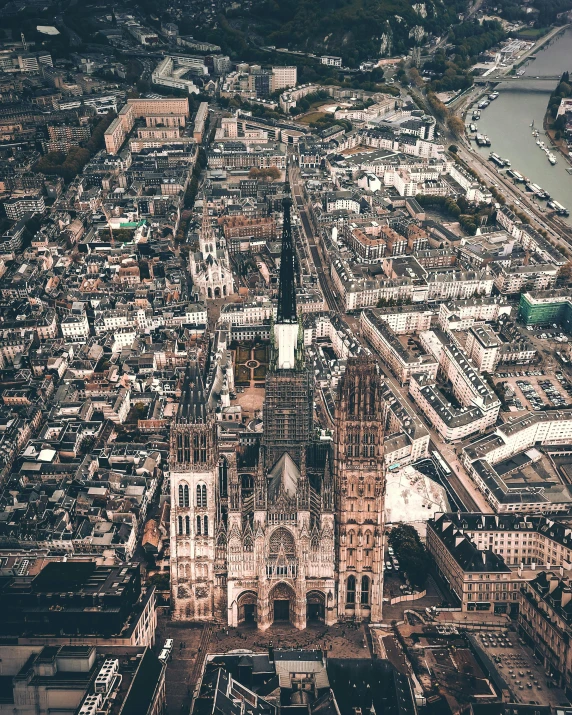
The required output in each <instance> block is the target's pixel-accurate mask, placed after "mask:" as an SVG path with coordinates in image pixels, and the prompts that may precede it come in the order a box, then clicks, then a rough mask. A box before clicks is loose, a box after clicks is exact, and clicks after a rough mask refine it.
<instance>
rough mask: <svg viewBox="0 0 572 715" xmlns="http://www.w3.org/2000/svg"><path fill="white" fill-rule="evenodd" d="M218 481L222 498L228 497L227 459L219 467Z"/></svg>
mask: <svg viewBox="0 0 572 715" xmlns="http://www.w3.org/2000/svg"><path fill="white" fill-rule="evenodd" d="M218 480H219V488H218V489H219V493H220V496H221V497H222V498H223V499H224V497H226V496H228V463H227V461H226V459H223V460H222V461H221V463H220V464H219V466H218Z"/></svg>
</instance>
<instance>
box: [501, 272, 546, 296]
mask: <svg viewBox="0 0 572 715" xmlns="http://www.w3.org/2000/svg"><path fill="white" fill-rule="evenodd" d="M558 270H559V269H558V266H554V265H550V264H530V265H528V266H502V267H501V268H500V270H499V271H498V273H497V275H496V276H495V280H494V283H495V288H496V289H497V290H498V292H499V293H501V294H503V295H514V294H515V293H522V292H525V291H530V290H549V289H550V288H554V286H555V284H556V279H557V278H558Z"/></svg>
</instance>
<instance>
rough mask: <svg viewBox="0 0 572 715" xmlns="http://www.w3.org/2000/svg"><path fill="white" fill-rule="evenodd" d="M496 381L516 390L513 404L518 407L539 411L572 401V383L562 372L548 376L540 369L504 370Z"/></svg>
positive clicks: (497, 376) (497, 375)
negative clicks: (571, 383)
mask: <svg viewBox="0 0 572 715" xmlns="http://www.w3.org/2000/svg"><path fill="white" fill-rule="evenodd" d="M495 378H496V382H497V384H498V383H506V384H508V385H510V387H511V388H512V390H513V391H514V393H515V394H514V398H513V400H512V404H514V406H515V407H516V408H517V410H521V409H529V410H534V411H538V410H540V409H542V408H543V407H552V408H561V407H567V406H569V405H570V404H571V402H572V385H570V383H569V382H568V381H567V380H566V378H565V377H564V375H563V374H562V373H560V372H559V373H557V374H556V376H554V375H553V373H552V374H551V375H550V376H548V375H546V374H545V373H544V372H542V371H540V370H520V371H515V372H514V373H512V372H502V373H497V374H496V375H495Z"/></svg>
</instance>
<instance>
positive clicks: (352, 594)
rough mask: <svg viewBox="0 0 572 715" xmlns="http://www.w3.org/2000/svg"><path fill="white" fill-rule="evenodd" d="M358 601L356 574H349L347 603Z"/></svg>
mask: <svg viewBox="0 0 572 715" xmlns="http://www.w3.org/2000/svg"><path fill="white" fill-rule="evenodd" d="M355 602H356V579H355V576H349V578H348V586H347V593H346V603H351V604H354V603H355Z"/></svg>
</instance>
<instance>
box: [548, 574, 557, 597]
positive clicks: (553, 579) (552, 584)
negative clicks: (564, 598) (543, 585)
mask: <svg viewBox="0 0 572 715" xmlns="http://www.w3.org/2000/svg"><path fill="white" fill-rule="evenodd" d="M556 586H558V576H555V575H554V574H553V573H551V574H550V575H549V576H548V593H552V592H553V591H554V589H555V588H556Z"/></svg>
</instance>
